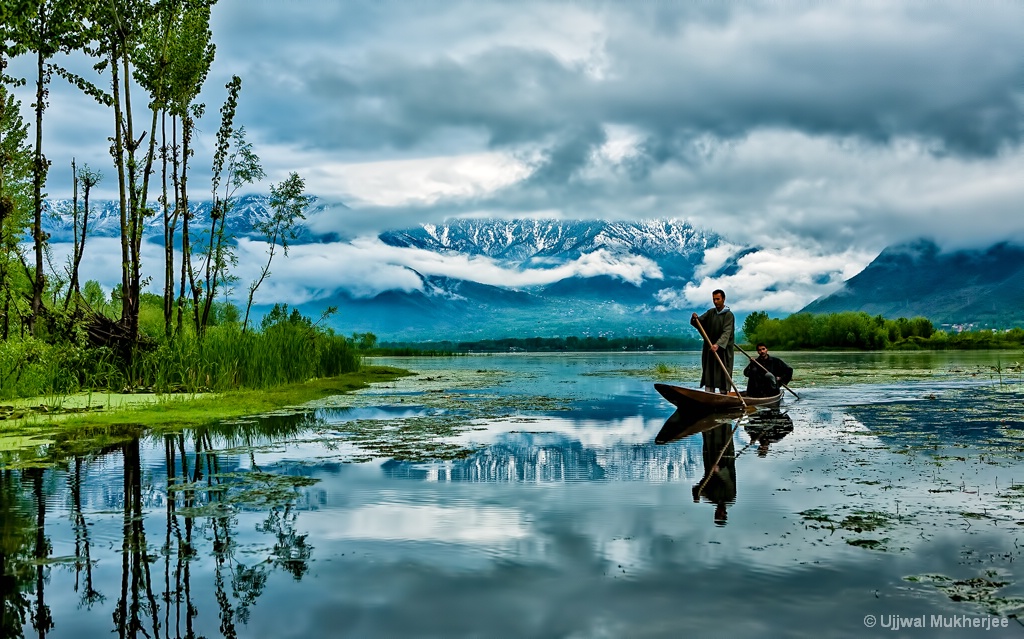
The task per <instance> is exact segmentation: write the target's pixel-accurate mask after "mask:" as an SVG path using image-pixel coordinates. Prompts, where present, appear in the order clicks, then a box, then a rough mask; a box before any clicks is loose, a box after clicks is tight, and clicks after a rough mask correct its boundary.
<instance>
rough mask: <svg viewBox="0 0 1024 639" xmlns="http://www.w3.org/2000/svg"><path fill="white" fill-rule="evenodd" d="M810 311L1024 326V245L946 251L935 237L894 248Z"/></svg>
mask: <svg viewBox="0 0 1024 639" xmlns="http://www.w3.org/2000/svg"><path fill="white" fill-rule="evenodd" d="M803 311H804V312H809V313H838V312H842V311H864V312H866V313H870V314H871V315H882V316H883V317H886V318H889V319H894V318H896V317H914V316H923V317H927V318H929V319H931V320H932V321H933V322H934V323H935V324H937V325H939V326H940V327H941V326H942V325H949V326H952V325H972V326H971V327H972V328H1010V327H1014V326H1024V247H1022V246H1017V245H1013V244H1009V243H1006V242H1002V243H999V244H995V245H993V246H990V247H988V248H986V249H982V250H971V251H956V252H949V253H943V252H942V251H940V249H939V247H938V246H936V244H935V243H934V242H932V241H930V240H926V239H920V240H916V241H914V242H910V243H907V244H900V245H896V246H891V247H889V248H887V249H885V250H884V251H882V253H881V254H880V255H879V256H878V257H876V258H875V259H874V261H872V262H871V263H870V264H868V266H867V267H866V268H865V269H864V270H863V271H861V272H860V273H858V274H857V275H855V276H853V277H851V278H850V279H849V280H847V281H846V283H845V285H844V286H843V288H842V289H840V290H839V291H837V292H835V293H833V294H831V295H829V296H827V297H822V298H819V299H817V300H815V301H814V302H812V303H810V304H808V305H807V306H806V307H805V308H804V309H803Z"/></svg>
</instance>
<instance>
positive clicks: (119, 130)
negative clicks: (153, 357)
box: [110, 51, 132, 323]
mask: <svg viewBox="0 0 1024 639" xmlns="http://www.w3.org/2000/svg"><path fill="white" fill-rule="evenodd" d="M110 73H111V77H112V78H113V82H112V85H113V93H114V96H113V97H114V164H115V165H116V166H117V190H118V197H119V204H120V209H121V322H122V323H127V322H128V318H129V317H130V316H131V312H132V307H131V302H130V301H129V299H128V287H129V284H130V275H129V273H130V272H129V263H130V255H129V252H128V194H127V192H126V191H127V189H126V188H125V167H124V129H123V127H122V121H121V90H120V79H119V68H118V61H117V52H116V51H112V52H111V55H110Z"/></svg>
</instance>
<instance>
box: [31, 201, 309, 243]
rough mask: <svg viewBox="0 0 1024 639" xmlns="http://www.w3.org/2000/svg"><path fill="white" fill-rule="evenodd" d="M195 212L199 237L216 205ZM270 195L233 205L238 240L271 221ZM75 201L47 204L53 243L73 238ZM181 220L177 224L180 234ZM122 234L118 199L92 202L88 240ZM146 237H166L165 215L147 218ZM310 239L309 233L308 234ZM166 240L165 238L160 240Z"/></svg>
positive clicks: (232, 228)
mask: <svg viewBox="0 0 1024 639" xmlns="http://www.w3.org/2000/svg"><path fill="white" fill-rule="evenodd" d="M149 206H150V208H151V209H152V210H154V211H159V210H160V207H159V205H158V204H157V202H155V201H154V202H150V203H149ZM324 206H325V205H324V204H323V203H321V202H318V201H316V200H314V202H313V204H312V206H310V207H309V209H308V210H307V212H306V215H307V216H309V215H315V214H316V213H319V212H320V211H322V210H323V209H324ZM188 208H189V211H190V212H191V213H192V218H191V221H190V222H189V225H190V226H191V229H192V231H193V233H195V234H199V233H201V232H203V231H205V230H208V229H209V228H210V212H211V211H212V210H213V203H212V202H211V201H209V200H198V199H197V200H196V201H193V202H190V203H189V206H188ZM78 210H79V216H80V218H81V216H82V215H83V214H84V212H85V203H84V202H83V200H82V199H81V198H79V201H78ZM271 215H272V213H271V210H270V196H267V195H243V196H241V197H239V198H237V199H236V200H235V202H234V206H233V208H232V212H231V215H229V216H228V220H227V231H228V232H229V233H230V234H232V235H234V236H236V237H246V236H252V235H255V234H256V231H255V227H256V224H257V223H258V222H261V221H265V220H268V219H270V217H271ZM74 219H75V218H74V202H73V200H71V199H51V200H47V201H46V202H44V211H43V227H44V229H43V230H45V231H46V232H48V233H50V241H51V242H70V241H71V239H72V237H73V236H74ZM180 229H181V221H179V222H178V230H179V233H180ZM120 232H121V208H120V205H119V203H118V202H117V201H116V200H98V201H96V200H93V201H91V202H90V203H89V220H88V234H89V237H119V235H120ZM143 233H144V235H145V236H147V237H160V238H162V237H163V217H162V213H161V214H157V215H153V216H150V217H147V218H146V220H145V224H144V231H143ZM306 235H307V236H308V235H309V234H308V232H307V233H306ZM160 241H161V242H162V241H163V240H162V239H161V240H160Z"/></svg>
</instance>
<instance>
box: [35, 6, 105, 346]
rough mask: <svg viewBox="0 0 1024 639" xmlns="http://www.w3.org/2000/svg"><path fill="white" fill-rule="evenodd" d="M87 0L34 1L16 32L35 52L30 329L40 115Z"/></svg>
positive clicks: (40, 175) (44, 168)
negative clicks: (56, 60) (57, 62)
mask: <svg viewBox="0 0 1024 639" xmlns="http://www.w3.org/2000/svg"><path fill="white" fill-rule="evenodd" d="M88 6H89V3H88V2H83V1H82V0H37V2H36V3H35V12H34V14H33V15H32V18H31V19H30V20H29V21H28V23H27V25H25V27H26V28H24V29H22V30H21V31H20V33H19V34H18V35H19V36H20V39H21V41H22V43H23V44H24V46H25V48H27V49H28V50H29V51H31V52H32V53H35V62H36V82H35V84H36V96H35V102H34V103H33V105H32V106H33V108H34V110H35V120H36V122H35V152H34V156H33V174H32V203H33V219H32V242H33V247H34V251H35V274H34V276H33V280H32V311H31V314H30V315H29V330H30V331H34V330H35V325H36V320H37V318H38V316H39V313H40V310H41V308H42V304H43V289H44V288H45V286H46V279H45V275H44V273H43V253H44V246H45V244H46V240H47V236H46V234H45V233H44V232H43V225H42V214H43V197H44V194H43V185H44V184H45V182H46V174H47V172H48V171H49V167H50V162H49V160H47V159H46V156H44V155H43V114H44V112H45V111H46V106H47V100H48V98H49V91H50V90H49V84H50V78H51V77H52V76H53V73H54V70H55V69H56V65H54V64H53V62H52V61H51V60H52V59H53V57H54V56H55V55H57V54H58V53H61V52H64V53H67V52H69V51H72V50H75V49H77V48H79V47H81V46H82V45H84V43H85V37H86V36H85V34H86V32H85V29H84V28H83V20H84V18H85V16H86V15H87V13H88V10H89V9H88Z"/></svg>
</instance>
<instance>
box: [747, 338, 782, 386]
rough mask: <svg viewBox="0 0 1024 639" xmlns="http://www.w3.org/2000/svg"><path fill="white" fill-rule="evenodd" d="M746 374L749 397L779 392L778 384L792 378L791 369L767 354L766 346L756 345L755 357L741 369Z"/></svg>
mask: <svg viewBox="0 0 1024 639" xmlns="http://www.w3.org/2000/svg"><path fill="white" fill-rule="evenodd" d="M743 374H744V375H746V376H747V395H749V396H750V397H771V396H772V395H774V394H776V393H778V392H779V386H780V385H782V384H788V383H789V380H791V379H793V369H792V368H790V367H789V365H787V364H786V362H784V361H782V360H781V359H779V358H778V357H772V356H771V355H769V354H768V347H767V346H765V345H764V344H758V345H757V359H754V360H751V361H750V363H749V364H747V367H746V368H744V369H743Z"/></svg>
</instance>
